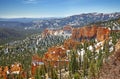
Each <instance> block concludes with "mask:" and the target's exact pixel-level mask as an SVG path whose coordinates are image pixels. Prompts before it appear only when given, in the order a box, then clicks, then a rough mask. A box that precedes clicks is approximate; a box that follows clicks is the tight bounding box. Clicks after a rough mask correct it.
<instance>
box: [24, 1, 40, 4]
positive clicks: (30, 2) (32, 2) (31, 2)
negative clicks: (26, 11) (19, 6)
mask: <svg viewBox="0 0 120 79" xmlns="http://www.w3.org/2000/svg"><path fill="white" fill-rule="evenodd" d="M38 1H39V0H23V2H24V3H25V4H34V3H38Z"/></svg>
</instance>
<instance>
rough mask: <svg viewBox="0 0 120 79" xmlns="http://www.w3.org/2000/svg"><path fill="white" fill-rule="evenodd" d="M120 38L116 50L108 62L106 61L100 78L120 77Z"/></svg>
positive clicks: (119, 78) (118, 78)
mask: <svg viewBox="0 0 120 79" xmlns="http://www.w3.org/2000/svg"><path fill="white" fill-rule="evenodd" d="M118 46H120V40H119V41H118V43H117V44H116V46H115V49H116V51H115V52H114V53H113V54H112V55H111V56H110V57H109V59H108V61H107V63H104V64H103V66H102V68H101V71H100V75H99V78H97V79H120V48H119V49H118V48H116V47H118Z"/></svg>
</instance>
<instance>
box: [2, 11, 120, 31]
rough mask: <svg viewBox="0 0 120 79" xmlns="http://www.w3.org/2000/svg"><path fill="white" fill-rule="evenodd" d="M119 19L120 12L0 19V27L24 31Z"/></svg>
mask: <svg viewBox="0 0 120 79" xmlns="http://www.w3.org/2000/svg"><path fill="white" fill-rule="evenodd" d="M119 17H120V12H117V13H109V14H103V13H86V14H80V15H73V16H69V17H65V18H16V19H0V27H8V28H11V27H14V28H18V27H19V28H21V27H22V28H24V29H26V30H27V29H38V28H58V27H59V28H60V27H63V26H65V25H72V26H74V27H75V26H76V27H77V26H79V27H80V26H84V25H87V24H90V23H96V22H99V21H108V20H111V19H117V18H119Z"/></svg>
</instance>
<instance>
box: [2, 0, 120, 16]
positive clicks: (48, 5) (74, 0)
mask: <svg viewBox="0 0 120 79" xmlns="http://www.w3.org/2000/svg"><path fill="white" fill-rule="evenodd" d="M91 12H99V13H111V12H120V0H0V17H2V18H3V17H7V18H11V17H13V18H16V17H37V18H39V17H64V16H70V15H75V14H81V13H91Z"/></svg>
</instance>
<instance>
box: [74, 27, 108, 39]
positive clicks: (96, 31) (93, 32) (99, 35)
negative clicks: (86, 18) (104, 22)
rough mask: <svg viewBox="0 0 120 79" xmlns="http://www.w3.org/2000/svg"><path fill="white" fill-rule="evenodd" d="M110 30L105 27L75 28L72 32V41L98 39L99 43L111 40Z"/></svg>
mask: <svg viewBox="0 0 120 79" xmlns="http://www.w3.org/2000/svg"><path fill="white" fill-rule="evenodd" d="M109 34H110V29H109V28H105V27H98V26H92V27H87V26H85V27H81V28H74V29H73V31H72V39H75V40H79V41H81V40H85V39H86V40H90V39H93V38H94V39H95V38H96V39H97V41H103V40H105V39H108V38H109Z"/></svg>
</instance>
